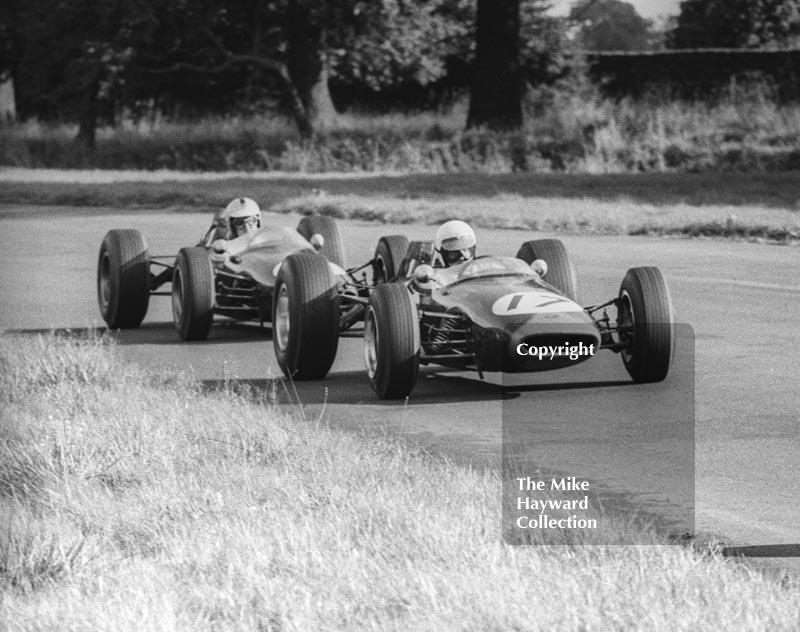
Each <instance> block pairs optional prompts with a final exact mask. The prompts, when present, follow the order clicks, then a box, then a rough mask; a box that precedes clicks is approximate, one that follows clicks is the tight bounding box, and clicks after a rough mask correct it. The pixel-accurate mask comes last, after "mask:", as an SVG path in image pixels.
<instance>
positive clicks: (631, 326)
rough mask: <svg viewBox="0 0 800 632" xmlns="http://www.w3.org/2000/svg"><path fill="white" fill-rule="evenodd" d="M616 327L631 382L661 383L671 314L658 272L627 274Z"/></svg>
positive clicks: (667, 355) (669, 357) (668, 357)
mask: <svg viewBox="0 0 800 632" xmlns="http://www.w3.org/2000/svg"><path fill="white" fill-rule="evenodd" d="M617 326H618V328H619V338H620V341H621V342H622V343H623V344H624V345H625V346H624V347H623V349H622V353H621V355H622V362H623V364H624V365H625V368H626V369H627V371H628V373H629V374H630V376H631V377H632V378H633V381H634V382H640V383H645V382H660V381H661V380H663V379H664V378H665V377H667V374H668V373H669V367H670V364H671V362H672V348H673V335H674V333H673V314H672V301H671V299H670V295H669V288H668V287H667V283H666V281H664V277H663V276H662V274H661V271H660V270H659V269H658V268H654V267H643V268H631V269H630V270H628V272H627V274H626V275H625V278H624V279H622V284H621V285H620V288H619V304H618V306H617Z"/></svg>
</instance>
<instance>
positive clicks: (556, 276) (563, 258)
mask: <svg viewBox="0 0 800 632" xmlns="http://www.w3.org/2000/svg"><path fill="white" fill-rule="evenodd" d="M517 259H522V260H523V261H524V262H525V263H527V264H528V265H530V264H532V263H533V262H534V261H535V260H536V259H543V260H544V261H545V263H547V274H545V275H544V280H545V281H546V282H547V283H549V284H550V285H552V286H553V287H554V288H556V289H557V290H558V291H559V292H561V293H562V294H563V295H564V296H566V297H567V298H568V299H570V300H571V301H575V302H576V303H577V302H578V277H577V275H576V274H575V268H573V267H572V262H571V261H570V260H569V255H568V254H567V249H566V248H564V243H563V242H562V241H561V240H560V239H534V240H533V241H526V242H525V243H524V244H522V246H520V248H519V251H518V252H517Z"/></svg>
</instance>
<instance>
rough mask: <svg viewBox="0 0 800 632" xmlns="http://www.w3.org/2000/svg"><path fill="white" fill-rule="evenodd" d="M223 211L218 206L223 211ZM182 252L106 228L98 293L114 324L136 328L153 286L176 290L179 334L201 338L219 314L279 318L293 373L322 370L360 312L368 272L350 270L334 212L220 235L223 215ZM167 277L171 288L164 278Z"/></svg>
mask: <svg viewBox="0 0 800 632" xmlns="http://www.w3.org/2000/svg"><path fill="white" fill-rule="evenodd" d="M217 215H218V216H219V215H220V214H217ZM218 216H215V220H214V221H213V222H212V225H211V228H210V229H209V230H208V232H207V233H206V235H205V236H204V237H203V238H202V239H201V241H200V242H199V243H198V244H197V245H196V246H193V247H187V248H182V249H181V250H180V251H179V252H178V255H177V257H174V256H171V255H168V256H152V255H150V253H149V250H148V247H147V244H146V242H145V240H144V238H143V237H142V235H141V233H140V232H139V231H138V230H130V229H126V230H110V231H109V232H108V233H107V234H106V236H105V238H104V239H103V241H102V244H101V246H100V252H99V255H98V263H97V298H98V303H99V306H100V313H101V314H102V317H103V319H104V320H105V322H106V324H107V325H108V327H109V328H113V329H126V328H136V327H139V325H140V324H141V323H142V321H143V320H144V318H145V316H146V314H147V310H148V306H149V301H150V297H151V296H171V297H172V315H173V321H174V324H175V328H176V329H177V331H178V334H179V336H180V338H181V340H185V341H191V340H205V339H206V338H208V336H209V333H210V332H211V328H212V325H213V322H214V317H215V316H225V317H228V318H233V319H236V320H240V321H255V322H259V323H261V324H262V325H263V324H264V323H265V322H268V323H271V324H272V326H273V345H274V347H275V353H276V356H277V359H278V363H279V365H280V367H281V369H282V370H283V372H284V373H285V374H286V375H287V376H291V377H293V378H294V379H319V378H322V377H324V376H325V375H326V374H327V372H328V370H329V369H330V366H331V365H332V364H333V360H334V358H335V356H336V351H337V345H338V337H339V333H340V332H344V331H346V330H347V329H349V328H350V327H352V325H353V324H355V323H356V322H358V321H359V320H363V315H364V313H365V310H366V297H367V296H368V293H369V283H368V282H367V278H366V273H363V277H362V278H359V279H357V278H356V277H355V272H357V271H358V270H363V269H364V266H361V268H356V269H355V271H353V270H350V271H348V270H345V269H344V268H343V267H342V266H343V265H344V255H343V246H342V240H341V238H340V235H339V230H338V227H337V226H336V223H335V221H334V220H333V219H331V218H329V217H325V216H318V215H316V216H308V217H303V218H302V219H301V220H300V222H299V224H298V226H297V228H296V229H293V228H289V227H276V226H265V227H262V228H259V229H258V230H256V231H254V232H252V233H248V234H245V235H242V236H239V237H236V238H235V239H231V240H226V239H220V238H219V237H220V233H219V229H220V225H221V221H220V217H218ZM168 283H169V284H171V288H170V289H169V290H168V291H165V290H163V289H162V288H163V286H165V285H166V284H168Z"/></svg>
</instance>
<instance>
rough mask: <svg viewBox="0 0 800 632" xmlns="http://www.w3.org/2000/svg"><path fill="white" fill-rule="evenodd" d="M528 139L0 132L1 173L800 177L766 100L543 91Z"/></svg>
mask: <svg viewBox="0 0 800 632" xmlns="http://www.w3.org/2000/svg"><path fill="white" fill-rule="evenodd" d="M527 110H528V112H527V124H526V126H525V128H524V129H523V130H522V131H521V132H520V133H517V134H502V133H495V132H488V131H469V132H465V131H463V123H464V119H465V117H464V107H463V104H460V105H457V106H456V107H454V108H453V109H452V110H451V111H450V112H448V113H444V114H435V113H419V114H415V115H400V114H395V115H372V114H344V115H342V116H341V117H340V121H339V124H338V126H337V127H336V128H334V129H332V130H329V131H328V132H326V133H323V134H318V135H317V136H316V137H315V138H314V139H312V140H303V139H301V138H300V136H299V135H298V134H297V133H296V132H295V131H294V129H293V127H292V125H291V124H289V123H287V122H285V121H281V120H278V119H274V118H267V117H250V118H241V117H239V118H237V117H232V118H229V119H205V120H203V121H200V122H193V123H192V122H171V123H170V122H159V123H157V124H150V125H138V126H133V125H132V124H130V125H127V126H123V127H121V128H119V129H106V130H103V132H102V133H101V135H100V137H99V138H98V143H97V147H96V149H95V150H94V151H93V152H91V153H89V152H87V151H86V150H84V149H81V148H79V147H78V146H77V145H76V144H75V143H74V142H73V141H72V136H73V135H74V134H72V130H70V129H68V128H65V127H57V128H55V127H44V126H40V125H36V124H27V125H20V126H18V127H9V128H5V129H4V130H2V131H1V132H0V141H2V142H1V143H0V165H5V166H20V167H45V168H100V169H144V170H152V169H175V170H184V171H293V172H305V173H318V172H352V171H368V172H386V171H410V172H433V173H450V172H484V173H499V172H512V171H533V172H582V173H631V172H648V171H685V172H698V171H762V172H774V171H785V170H795V169H800V149H798V141H799V140H800V111H798V109H797V108H796V107H792V106H790V105H785V106H784V105H778V104H777V103H776V102H775V101H774V100H772V99H770V98H768V95H766V94H765V93H763V92H759V91H755V92H754V91H747V92H743V91H737V90H731V91H730V93H729V94H728V95H726V97H725V98H722V99H718V100H716V101H715V102H713V103H700V102H697V103H687V102H682V101H674V100H671V99H667V98H663V97H658V96H650V97H648V98H644V99H639V100H633V99H624V100H621V101H611V100H608V99H603V98H601V97H600V96H599V93H598V92H597V90H596V89H594V88H592V87H586V86H581V85H577V86H571V87H564V86H561V87H558V88H553V89H541V90H539V91H538V92H537V93H536V94H535V95H532V96H531V98H530V99H529V103H528V108H527Z"/></svg>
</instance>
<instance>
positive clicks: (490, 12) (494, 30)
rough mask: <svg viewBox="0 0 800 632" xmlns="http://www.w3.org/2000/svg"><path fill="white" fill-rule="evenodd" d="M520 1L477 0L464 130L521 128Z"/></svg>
mask: <svg viewBox="0 0 800 632" xmlns="http://www.w3.org/2000/svg"><path fill="white" fill-rule="evenodd" d="M519 6H520V0H478V11H477V20H476V26H477V29H476V31H477V36H476V50H475V72H474V75H473V79H472V86H471V90H470V100H469V113H468V115H467V127H468V128H472V127H488V128H489V129H494V130H516V129H519V128H520V127H522V95H523V81H522V68H521V64H520V58H519V57H520V54H519V26H520V19H519Z"/></svg>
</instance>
